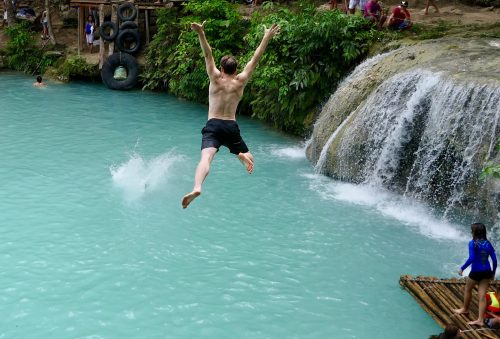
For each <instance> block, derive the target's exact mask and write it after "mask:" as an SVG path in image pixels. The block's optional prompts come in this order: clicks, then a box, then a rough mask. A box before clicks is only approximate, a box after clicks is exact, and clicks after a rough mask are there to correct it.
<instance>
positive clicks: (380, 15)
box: [363, 0, 387, 29]
mask: <svg viewBox="0 0 500 339" xmlns="http://www.w3.org/2000/svg"><path fill="white" fill-rule="evenodd" d="M363 15H364V17H365V19H367V20H370V21H372V22H374V23H375V24H376V25H377V27H378V29H381V28H382V26H383V25H384V22H385V19H387V17H386V16H385V14H384V11H383V10H382V7H381V6H380V4H379V3H378V0H369V1H368V2H367V3H366V5H365V10H364V13H363Z"/></svg>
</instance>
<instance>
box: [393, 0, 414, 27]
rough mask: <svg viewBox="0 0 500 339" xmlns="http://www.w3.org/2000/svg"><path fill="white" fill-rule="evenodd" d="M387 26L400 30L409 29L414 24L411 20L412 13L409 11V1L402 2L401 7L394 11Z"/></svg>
mask: <svg viewBox="0 0 500 339" xmlns="http://www.w3.org/2000/svg"><path fill="white" fill-rule="evenodd" d="M387 25H388V26H389V28H392V29H398V30H403V29H408V28H410V27H411V25H412V22H411V19H410V12H409V11H408V2H407V1H401V4H400V5H399V6H396V7H394V8H393V9H392V13H391V16H390V17H389V22H388V24H387Z"/></svg>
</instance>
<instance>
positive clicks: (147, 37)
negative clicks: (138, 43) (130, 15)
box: [144, 9, 149, 45]
mask: <svg viewBox="0 0 500 339" xmlns="http://www.w3.org/2000/svg"><path fill="white" fill-rule="evenodd" d="M144 20H145V22H146V43H145V44H144V45H149V9H145V10H144Z"/></svg>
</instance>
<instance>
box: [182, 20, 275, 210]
mask: <svg viewBox="0 0 500 339" xmlns="http://www.w3.org/2000/svg"><path fill="white" fill-rule="evenodd" d="M204 25H205V22H203V23H202V24H201V25H200V24H198V23H192V24H191V28H192V29H193V30H194V31H195V32H196V33H197V34H198V38H199V40H200V45H201V49H202V50H203V55H204V57H205V66H206V69H207V74H208V77H209V79H210V86H209V90H208V122H207V125H206V126H205V128H203V131H202V133H203V138H202V147H201V148H202V151H201V160H200V162H199V163H198V166H197V168H196V172H195V177H194V178H195V180H194V181H195V182H194V187H193V190H192V191H191V192H190V193H188V194H186V195H185V196H184V197H183V198H182V207H183V208H186V207H188V206H189V204H190V203H191V202H192V201H193V200H194V199H195V198H197V197H198V196H200V194H201V186H202V184H203V182H204V181H205V178H206V177H207V175H208V172H209V169H210V164H211V163H212V160H213V158H214V156H215V154H216V153H217V151H218V150H219V147H220V146H221V145H224V146H226V147H228V148H229V151H230V152H231V153H233V154H236V155H237V156H238V159H239V160H240V161H241V162H242V163H243V165H244V166H245V168H246V170H247V172H248V173H252V172H253V168H254V160H253V156H252V154H251V153H250V152H249V150H248V148H247V146H246V144H245V142H244V141H243V139H242V138H241V136H240V131H239V128H238V125H237V124H236V109H237V107H238V103H239V102H240V100H241V97H242V96H243V90H244V88H245V85H246V84H247V82H248V80H249V78H250V76H251V74H252V73H253V71H254V70H255V67H256V66H257V63H258V61H259V60H260V58H261V57H262V54H263V53H264V50H265V49H266V47H267V44H268V43H269V41H270V39H271V38H272V37H273V36H274V35H276V34H277V33H278V32H279V26H278V25H276V24H274V25H272V26H271V27H270V28H269V29H266V28H265V27H264V37H263V38H262V41H261V43H260V45H259V47H257V49H256V50H255V53H254V55H253V57H252V58H251V59H250V61H249V62H248V64H247V65H246V66H245V68H244V69H243V71H242V72H241V73H239V74H236V67H237V63H236V60H234V58H233V57H231V56H224V57H223V58H222V60H221V70H219V69H217V67H216V66H215V62H214V59H213V56H212V49H211V47H210V45H209V44H208V41H207V39H206V37H205V32H204V29H203V26H204ZM225 120H232V122H230V121H225Z"/></svg>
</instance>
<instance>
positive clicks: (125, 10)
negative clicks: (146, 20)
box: [116, 2, 137, 21]
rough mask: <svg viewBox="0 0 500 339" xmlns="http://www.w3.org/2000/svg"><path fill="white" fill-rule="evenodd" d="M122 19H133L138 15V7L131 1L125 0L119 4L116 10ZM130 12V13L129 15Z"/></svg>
mask: <svg viewBox="0 0 500 339" xmlns="http://www.w3.org/2000/svg"><path fill="white" fill-rule="evenodd" d="M116 14H117V15H118V17H119V18H120V20H121V21H132V20H135V18H136V17H137V8H136V7H135V5H134V4H132V3H130V2H125V3H123V4H121V5H120V6H118V10H117V12H116ZM127 14H128V15H127Z"/></svg>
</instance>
